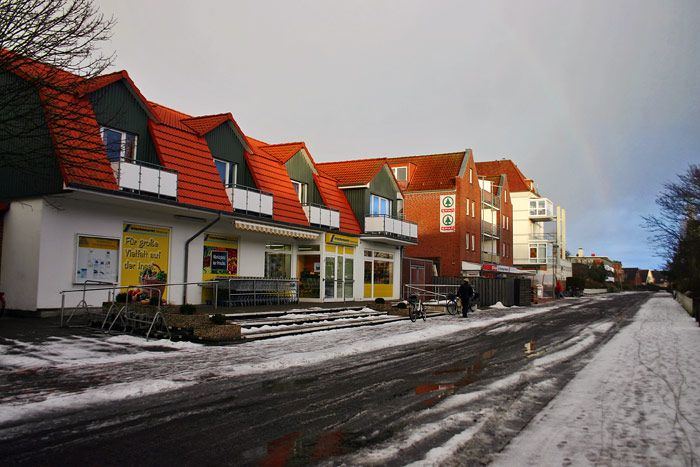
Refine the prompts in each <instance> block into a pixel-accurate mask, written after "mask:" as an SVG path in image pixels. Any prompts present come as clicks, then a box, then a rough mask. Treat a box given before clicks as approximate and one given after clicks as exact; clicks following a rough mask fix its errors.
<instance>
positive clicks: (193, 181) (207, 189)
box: [148, 121, 233, 211]
mask: <svg viewBox="0 0 700 467" xmlns="http://www.w3.org/2000/svg"><path fill="white" fill-rule="evenodd" d="M148 128H149V130H150V132H151V136H152V137H153V143H154V144H155V146H156V151H157V152H158V156H159V157H160V160H161V163H162V164H163V165H164V166H165V167H169V168H172V169H177V171H178V191H177V200H178V201H179V202H181V203H187V204H192V205H195V206H202V207H206V208H211V209H218V210H222V211H232V210H233V208H232V207H231V200H229V198H228V196H227V195H226V191H225V190H224V186H223V184H222V183H221V178H220V177H219V173H218V172H217V170H216V166H215V165H214V160H213V159H212V157H211V153H210V152H209V147H208V146H207V143H206V141H205V140H204V138H202V137H200V136H197V135H196V134H194V133H192V132H187V131H183V130H180V129H178V128H173V127H171V126H167V125H159V124H157V123H155V122H152V121H150V122H149V123H148Z"/></svg>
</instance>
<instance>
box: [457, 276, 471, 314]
mask: <svg viewBox="0 0 700 467" xmlns="http://www.w3.org/2000/svg"><path fill="white" fill-rule="evenodd" d="M457 295H459V298H460V300H462V318H466V317H467V312H468V311H469V310H470V309H471V305H472V295H474V289H472V286H471V284H470V283H469V278H468V277H465V278H464V282H463V283H462V285H460V286H459V290H458V291H457Z"/></svg>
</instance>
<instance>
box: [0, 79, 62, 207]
mask: <svg viewBox="0 0 700 467" xmlns="http://www.w3.org/2000/svg"><path fill="white" fill-rule="evenodd" d="M0 89H5V90H7V89H9V90H12V91H13V92H12V93H11V94H12V95H9V94H10V93H8V94H6V95H1V96H0V109H2V115H1V116H0V200H1V199H11V198H19V197H25V196H35V195H45V194H50V193H57V192H60V191H61V190H62V189H63V180H62V178H61V174H60V171H59V167H58V162H57V160H56V155H55V151H54V147H53V142H52V140H51V135H50V133H49V129H48V126H47V124H46V119H45V118H44V112H43V106H42V103H41V100H40V98H39V93H38V92H37V91H36V90H35V89H34V88H33V87H32V86H31V85H30V84H29V83H27V82H26V81H24V80H23V79H21V78H19V77H18V76H16V75H14V74H13V73H10V72H8V71H5V70H2V71H0ZM17 96H21V98H18V97H17Z"/></svg>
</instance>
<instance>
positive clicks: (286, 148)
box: [259, 143, 308, 164]
mask: <svg viewBox="0 0 700 467" xmlns="http://www.w3.org/2000/svg"><path fill="white" fill-rule="evenodd" d="M259 148H260V149H262V150H263V151H265V152H266V153H268V154H270V155H271V156H273V157H274V158H275V159H277V160H279V161H280V162H281V163H283V164H285V163H286V162H287V161H288V160H289V159H291V158H292V157H294V155H296V153H298V152H299V151H300V150H302V149H306V145H304V143H282V144H264V145H260V146H259ZM307 152H308V151H307Z"/></svg>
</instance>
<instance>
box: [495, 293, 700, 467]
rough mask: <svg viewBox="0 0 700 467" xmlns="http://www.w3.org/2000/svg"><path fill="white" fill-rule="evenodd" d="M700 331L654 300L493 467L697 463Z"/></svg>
mask: <svg viewBox="0 0 700 467" xmlns="http://www.w3.org/2000/svg"><path fill="white" fill-rule="evenodd" d="M698 356H700V329H698V326H697V324H696V323H695V321H694V320H693V319H692V318H690V317H689V316H688V314H687V313H686V312H685V311H684V310H683V309H682V308H681V307H680V306H679V305H678V304H677V303H676V302H674V301H673V300H672V298H671V297H670V296H669V295H666V294H663V295H662V294H656V295H655V296H654V297H653V298H652V299H651V300H649V301H648V302H647V303H646V304H645V305H644V306H643V307H642V308H641V309H640V311H639V313H638V314H637V317H636V319H635V321H634V323H632V324H631V325H629V326H627V327H625V328H623V329H622V330H621V331H620V332H619V333H618V334H617V335H616V336H615V337H614V338H613V339H612V340H611V341H610V342H609V343H608V344H606V346H605V347H603V348H602V349H601V351H600V352H599V353H598V354H597V355H596V356H595V357H594V358H593V360H592V361H591V362H590V363H589V364H588V365H587V366H586V367H585V368H584V369H583V370H582V371H581V372H580V373H579V374H578V375H577V376H576V377H575V378H574V379H573V380H571V381H570V382H569V384H568V385H567V386H566V387H565V388H564V389H563V390H562V391H561V392H560V393H559V394H558V395H557V397H555V398H554V399H553V400H552V401H551V402H550V404H549V405H548V406H547V407H546V408H545V409H544V410H543V411H542V412H540V414H539V415H538V416H537V417H535V419H534V420H533V421H532V422H531V424H530V425H529V426H528V428H526V429H525V430H524V431H523V432H522V433H521V434H520V435H519V436H518V437H516V438H515V439H514V440H513V441H512V442H511V444H510V445H509V447H508V448H507V449H506V450H505V451H504V452H503V453H502V454H501V455H500V456H499V458H498V459H497V460H496V461H495V462H494V463H493V464H492V465H495V466H511V465H537V466H554V465H557V466H559V465H689V466H691V465H698V464H699V463H700V358H698Z"/></svg>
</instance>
